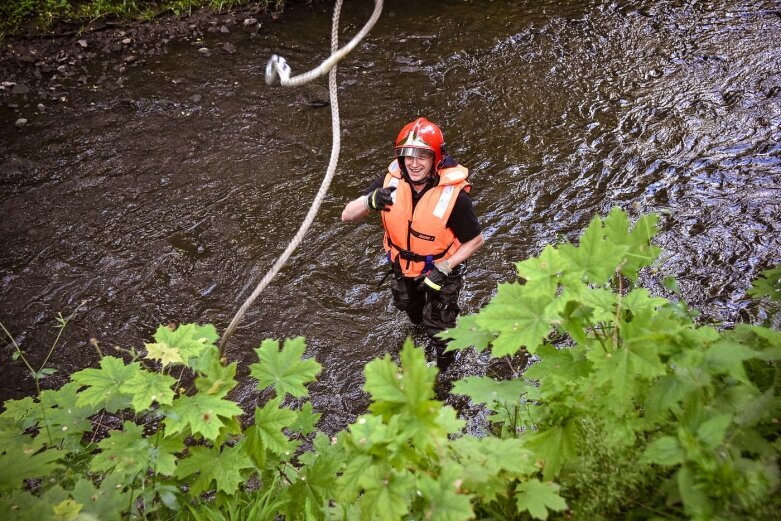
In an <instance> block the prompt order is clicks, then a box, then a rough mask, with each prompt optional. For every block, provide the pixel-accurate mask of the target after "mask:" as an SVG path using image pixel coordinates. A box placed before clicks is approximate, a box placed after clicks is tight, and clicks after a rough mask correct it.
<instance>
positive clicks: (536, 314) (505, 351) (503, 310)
mask: <svg viewBox="0 0 781 521" xmlns="http://www.w3.org/2000/svg"><path fill="white" fill-rule="evenodd" d="M499 288H500V289H499V291H498V292H497V294H496V296H495V297H494V298H493V300H492V301H491V302H490V303H489V304H488V305H487V306H486V307H485V308H483V310H482V311H480V314H479V315H478V318H477V324H478V325H479V326H480V327H481V328H483V329H485V330H489V331H495V332H497V333H498V334H499V335H498V336H497V337H496V338H495V339H494V340H493V341H492V342H491V345H492V350H491V356H492V357H494V358H499V357H501V356H504V355H513V354H515V353H517V352H518V350H519V349H520V348H521V347H526V349H527V350H528V351H529V352H530V353H532V354H534V352H535V351H536V349H537V347H538V346H539V345H540V344H541V343H542V341H543V340H544V339H545V338H546V337H547V336H548V334H549V333H550V332H551V329H552V324H553V320H554V319H555V318H556V316H555V314H554V313H553V306H549V305H550V304H551V302H552V300H551V299H550V298H546V297H539V296H529V293H530V292H528V291H527V290H525V289H524V286H520V285H518V284H504V285H500V286H499Z"/></svg>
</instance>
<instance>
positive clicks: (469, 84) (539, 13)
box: [0, 0, 781, 431]
mask: <svg viewBox="0 0 781 521" xmlns="http://www.w3.org/2000/svg"><path fill="white" fill-rule="evenodd" d="M389 4H390V5H388V6H387V7H386V10H385V12H384V14H383V16H382V18H381V19H380V21H379V23H378V25H377V26H376V28H375V29H374V30H373V32H372V33H371V34H370V36H369V37H368V38H367V40H366V41H365V42H364V43H363V44H362V45H361V46H360V47H359V48H358V49H357V50H356V51H355V52H354V53H353V54H352V55H351V56H350V57H349V58H348V59H346V60H345V61H344V62H343V63H342V64H341V65H340V67H339V76H338V82H339V95H340V108H341V117H342V120H341V123H342V150H341V159H340V163H339V167H338V170H337V175H336V178H335V180H334V182H333V185H332V188H331V190H330V193H329V195H328V197H327V198H326V201H325V202H324V204H323V207H322V209H321V211H320V214H319V215H318V217H317V220H316V222H315V223H314V225H313V227H312V229H311V230H310V232H309V234H308V235H307V236H306V238H305V240H304V243H303V244H302V246H301V247H300V248H299V249H298V250H297V252H296V253H295V255H294V256H293V258H292V259H291V261H290V262H289V263H288V265H287V266H286V267H285V268H284V270H283V271H282V272H281V273H280V275H278V276H277V278H276V279H275V280H274V281H273V282H272V284H271V285H270V286H269V287H268V288H267V289H266V291H265V292H264V293H263V294H262V295H261V297H260V298H259V299H258V301H257V302H256V303H255V305H254V306H253V307H252V308H251V310H250V311H249V313H248V315H247V316H246V318H245V321H244V323H243V324H242V326H241V327H240V328H239V330H238V332H237V333H236V334H235V335H234V337H233V339H232V341H231V343H230V346H229V349H228V358H229V359H231V360H236V361H239V362H240V370H239V374H240V376H241V377H242V384H241V385H240V387H239V389H238V390H237V392H236V393H235V395H234V398H236V399H239V400H240V401H241V402H242V404H243V405H245V406H247V407H251V406H252V405H254V404H256V403H259V402H260V401H261V400H262V398H263V397H262V396H260V395H259V394H258V393H257V391H255V390H254V389H253V387H252V385H251V384H250V383H249V382H248V381H247V379H246V374H247V372H248V371H247V368H246V366H247V364H249V363H251V362H254V361H255V357H254V353H253V352H252V349H253V348H255V347H257V346H258V345H259V344H260V341H261V340H263V339H265V338H287V337H293V336H298V335H303V336H305V337H306V338H307V342H308V353H309V354H311V355H313V356H315V357H316V359H317V360H318V361H319V362H320V363H321V364H322V365H323V366H324V370H323V372H322V373H321V375H320V379H319V381H318V382H317V383H316V384H314V385H312V386H311V393H312V396H313V400H314V403H315V407H316V409H317V410H318V411H320V412H322V413H324V415H325V416H324V419H323V422H322V425H321V427H322V428H323V429H325V430H327V431H332V430H335V429H338V428H340V427H342V426H344V425H345V424H346V423H347V422H349V421H351V420H352V419H353V418H354V417H355V415H357V414H360V413H362V412H363V411H364V410H365V407H366V405H367V398H366V396H365V394H363V392H362V391H361V385H362V382H363V367H364V365H365V364H366V363H367V362H368V361H370V360H371V359H373V358H375V357H377V356H381V355H383V354H384V353H387V352H390V353H395V352H397V351H398V349H399V347H400V345H401V344H402V343H403V341H404V339H405V338H406V337H407V336H408V335H412V336H413V337H414V338H417V339H418V340H420V339H421V338H422V337H421V334H420V332H419V331H416V330H414V329H413V328H411V327H410V326H408V324H407V322H406V317H405V316H404V315H403V314H402V313H399V312H397V311H396V310H395V309H394V308H393V306H392V304H391V302H390V295H389V293H390V292H389V290H388V288H387V283H386V286H385V287H383V288H381V289H378V288H377V283H378V281H379V279H380V278H381V276H382V275H383V274H384V272H385V265H384V263H383V258H382V252H381V247H380V238H381V226H380V224H379V221H378V219H376V218H372V219H369V220H367V221H366V222H364V223H361V224H358V225H355V224H346V223H341V222H340V219H339V216H340V213H341V210H342V208H343V206H344V205H345V204H346V203H347V202H348V201H349V200H350V199H352V198H354V197H356V196H357V195H359V194H360V193H361V191H362V190H363V189H364V188H365V187H366V186H367V185H368V184H369V183H370V182H371V180H372V179H373V178H374V177H375V176H377V175H378V174H379V173H381V172H382V171H384V169H385V168H386V167H387V164H388V163H389V162H390V161H391V159H392V149H391V146H392V140H393V138H394V137H395V135H396V133H397V132H398V130H399V129H400V128H401V126H402V125H403V124H405V123H406V122H408V121H409V120H411V119H413V118H414V117H415V116H417V115H426V116H428V117H429V118H430V119H432V120H434V121H436V122H437V123H439V124H440V125H441V126H442V128H443V129H444V132H445V136H446V140H447V142H448V145H449V150H450V151H451V153H452V155H453V156H455V157H456V158H457V159H458V160H459V161H460V162H461V163H463V164H464V165H466V166H468V167H469V168H470V169H471V171H472V180H473V183H474V190H473V197H474V201H475V205H476V209H477V212H478V215H479V219H480V222H481V224H482V226H483V228H484V233H485V235H486V238H487V243H486V246H485V247H484V249H483V250H481V251H480V252H479V253H478V254H477V255H476V256H475V258H474V259H473V260H472V261H471V263H470V272H469V275H468V279H467V284H466V288H465V291H464V293H463V306H462V307H463V308H464V309H465V312H467V313H468V312H474V311H476V310H477V309H478V308H479V307H480V306H482V305H484V304H485V303H486V302H487V301H488V300H489V299H490V297H491V295H492V294H493V293H494V291H495V288H496V284H497V283H499V282H504V281H509V280H512V279H513V278H514V263H515V262H516V261H519V260H522V259H524V258H526V257H528V256H530V255H534V254H536V253H538V252H539V251H540V250H541V249H542V247H543V246H544V245H545V244H547V243H549V242H551V241H555V240H559V239H561V238H567V239H576V238H577V236H578V235H579V233H580V231H581V230H582V229H583V228H584V227H585V226H586V225H587V223H588V221H589V220H590V219H591V217H592V216H593V215H594V214H596V213H606V212H607V211H608V210H609V209H610V208H611V207H613V206H620V207H622V208H624V209H626V210H627V211H629V212H630V213H631V215H633V216H637V215H639V214H641V213H644V212H650V211H655V212H662V213H663V218H662V226H661V233H660V235H659V237H658V239H657V243H658V244H659V245H660V246H662V247H663V248H664V254H663V257H662V259H661V261H660V263H659V264H658V266H657V268H655V269H654V270H652V271H650V272H649V273H647V274H646V276H645V279H644V280H645V283H646V284H647V285H648V286H649V287H651V288H652V290H653V291H654V292H656V293H660V294H663V293H664V290H663V289H662V287H661V283H660V281H661V279H662V278H663V276H666V275H673V276H675V277H677V279H678V281H679V284H680V286H681V289H682V291H683V295H684V296H685V298H686V299H687V300H688V301H689V302H690V303H691V304H692V306H693V307H695V308H697V309H699V310H701V311H702V313H703V315H702V316H703V320H708V321H716V322H720V323H724V324H725V325H727V326H729V325H730V324H731V323H733V322H734V321H736V320H755V319H757V318H761V314H759V311H757V309H756V308H755V307H752V306H751V305H750V304H749V302H748V300H747V299H746V298H745V296H744V295H745V291H746V289H747V288H748V286H749V284H750V281H751V280H752V279H754V278H755V277H756V275H757V273H758V272H759V271H760V270H762V269H765V268H767V267H769V266H771V265H772V264H774V263H776V262H779V261H781V144H780V143H779V138H781V76H780V75H779V71H781V46H780V45H779V42H781V7H780V5H779V3H778V2H765V1H752V0H744V1H734V0H721V1H713V2H695V1H671V0H669V1H665V0H662V1H658V0H653V1H651V0H647V1H638V2H613V1H605V0H593V1H569V2H553V1H536V2H535V1H527V2H498V1H487V0H481V1H477V0H475V1H455V0H448V1H437V2H417V1H411V0H395V1H393V2H389ZM371 7H372V2H369V1H364V2H360V3H359V2H355V1H351V2H347V3H346V5H345V7H344V12H343V15H342V41H345V39H346V38H347V37H351V36H352V35H353V34H355V32H356V31H357V30H358V29H359V28H360V27H361V26H362V25H363V23H364V22H365V20H366V19H367V18H368V16H369V14H370V11H371ZM242 29H243V27H241V26H237V27H235V28H233V29H232V30H231V31H230V32H229V33H226V34H224V33H221V32H219V31H217V32H209V33H204V36H203V39H202V41H197V40H196V39H193V38H189V39H178V40H174V41H171V42H170V43H169V44H168V45H167V48H166V49H167V50H166V52H164V53H160V54H157V55H154V56H151V57H149V58H147V59H146V62H147V63H146V66H144V67H139V68H135V69H133V70H132V71H131V72H132V74H131V73H130V72H128V71H124V72H122V71H117V70H116V67H114V68H112V67H110V66H109V67H107V66H106V64H105V63H101V58H100V57H98V58H96V60H95V61H94V62H93V64H92V68H91V69H90V71H89V72H90V74H93V75H98V74H104V75H108V79H109V81H108V82H104V84H103V86H102V87H101V88H99V89H98V88H90V87H89V81H87V82H86V85H85V86H83V87H82V88H79V89H77V90H76V91H74V93H73V94H72V95H71V99H70V100H69V102H68V103H67V104H63V106H62V107H61V108H58V109H53V110H49V111H47V112H46V113H44V114H41V115H40V116H39V117H38V118H37V119H36V120H35V121H34V122H32V123H31V124H30V125H28V126H27V127H25V128H23V129H21V130H18V129H17V128H16V127H15V126H14V125H13V122H14V120H13V118H15V117H16V115H15V113H13V112H11V111H9V110H7V109H3V110H1V111H0V116H1V117H2V118H3V126H2V129H0V139H1V140H2V149H0V154H1V155H0V183H2V188H3V190H2V195H1V196H0V209H1V211H2V225H0V231H1V233H2V242H3V248H2V254H0V273H2V282H0V299H2V302H3V305H2V309H0V321H2V323H3V324H4V325H5V326H6V327H7V328H9V329H10V330H11V331H13V333H14V335H15V338H16V340H17V341H18V342H19V343H20V344H21V345H22V347H23V348H25V349H26V350H27V351H28V353H29V356H30V358H31V359H32V360H33V361H36V362H40V361H41V360H42V359H43V357H44V356H45V354H46V351H47V349H48V346H49V345H50V343H51V341H52V340H53V337H54V328H53V327H52V326H53V325H54V323H55V322H54V316H55V315H56V313H57V312H62V313H63V314H67V313H69V312H70V311H72V310H73V309H75V308H76V306H77V305H78V303H79V302H82V301H86V303H85V305H84V306H83V307H82V309H81V310H80V311H79V313H78V314H77V316H76V317H75V318H74V320H73V321H72V323H71V325H70V326H69V327H68V329H67V331H66V332H65V334H64V336H63V338H62V341H61V344H60V346H59V347H58V349H57V350H56V352H55V353H54V355H53V358H52V364H51V365H53V366H54V367H56V368H57V369H58V370H59V373H58V375H57V376H54V377H52V378H51V379H50V381H49V385H59V384H61V383H62V382H63V381H64V378H65V375H67V374H69V373H71V372H73V371H75V370H78V369H81V368H84V367H86V366H89V365H90V364H94V363H95V362H96V360H97V354H96V352H95V350H94V349H93V348H92V347H91V346H90V344H89V339H90V338H95V339H97V340H98V341H99V343H100V345H101V346H102V348H103V349H104V351H108V352H110V351H111V349H110V347H111V346H113V345H120V346H123V347H130V346H135V347H141V346H142V344H143V342H145V341H150V338H151V335H152V333H153V332H154V329H155V328H156V327H157V325H158V324H161V323H168V322H173V323H185V322H195V321H197V322H209V323H213V324H215V325H216V326H217V327H218V329H219V330H220V331H223V330H224V328H225V327H226V326H227V324H228V322H229V321H230V319H231V318H232V316H233V314H234V313H235V312H236V310H237V309H238V307H239V306H240V305H241V303H242V302H244V299H245V298H246V297H247V296H248V295H249V293H250V292H251V291H252V289H253V288H254V286H255V284H256V283H257V281H258V280H259V278H260V277H261V276H262V275H263V274H264V273H265V272H266V271H267V270H268V268H269V267H270V266H271V265H272V263H273V262H274V260H275V259H276V258H277V257H278V255H279V254H280V253H281V252H282V250H283V249H284V248H285V246H286V245H287V243H288V241H289V239H290V238H291V237H292V236H293V234H294V233H295V231H296V230H297V228H298V226H299V224H300V222H301V221H302V219H303V217H304V215H305V214H306V212H307V210H308V207H309V204H310V202H311V200H312V199H313V197H314V195H315V193H316V192H317V189H318V187H319V184H320V182H321V180H322V177H323V175H324V172H325V168H326V164H327V161H328V156H329V152H330V143H331V135H330V128H331V127H330V112H329V109H328V108H327V107H325V108H317V107H313V106H312V105H317V104H318V103H317V101H318V100H319V99H320V98H321V97H324V96H326V94H325V93H324V92H323V91H324V89H325V87H324V86H325V85H326V82H325V79H323V80H321V81H319V82H318V83H317V85H316V86H315V87H310V88H306V89H304V90H290V89H284V88H281V87H275V88H269V87H267V86H266V85H265V84H264V82H263V78H262V76H261V75H262V72H263V69H264V67H265V63H266V60H267V59H268V57H269V56H270V54H272V53H278V54H281V55H282V56H284V57H285V58H286V59H287V60H288V61H289V63H290V64H291V66H292V67H293V70H294V73H299V72H303V71H304V70H307V69H308V68H310V67H312V66H314V65H316V64H317V63H319V61H320V60H322V59H323V58H324V57H325V56H327V49H328V46H329V40H330V37H329V31H330V12H329V11H328V10H327V6H323V5H315V6H314V7H306V6H301V7H294V8H291V9H288V10H287V11H286V12H285V13H283V14H282V15H280V16H279V18H278V19H277V20H276V21H274V20H271V19H270V18H265V19H263V25H262V27H261V28H260V30H259V31H257V33H255V32H254V31H247V30H242ZM225 43H230V44H231V45H232V46H233V48H235V52H233V53H226V52H219V51H218V49H219V48H220V46H223V45H224V44H225ZM201 47H207V48H209V49H210V50H211V51H212V52H210V54H209V55H208V56H207V55H205V54H203V53H201V52H199V51H198V49H199V48H201ZM115 79H117V80H121V81H116V82H115V81H113V80H115ZM10 354H11V348H10V346H8V345H6V346H5V347H4V351H3V354H2V357H3V361H2V364H3V365H2V375H3V379H2V382H1V383H0V396H1V397H2V398H8V397H18V396H21V395H23V394H27V393H30V392H31V390H32V381H31V380H30V379H29V378H28V377H27V376H26V375H25V373H24V371H23V370H22V367H21V366H20V365H19V364H18V363H11V362H10ZM485 365H486V361H485V360H482V359H478V358H476V357H475V356H466V357H464V359H463V360H461V361H460V362H459V366H458V367H457V368H456V369H457V371H456V372H458V373H461V374H473V373H474V374H479V373H481V372H484V371H485Z"/></svg>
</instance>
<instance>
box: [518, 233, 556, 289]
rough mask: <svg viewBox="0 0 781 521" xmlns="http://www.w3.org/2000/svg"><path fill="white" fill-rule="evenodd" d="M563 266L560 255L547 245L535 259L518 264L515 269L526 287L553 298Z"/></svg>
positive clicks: (531, 258)
mask: <svg viewBox="0 0 781 521" xmlns="http://www.w3.org/2000/svg"><path fill="white" fill-rule="evenodd" d="M565 266H566V263H565V262H564V260H563V259H562V257H561V254H560V253H559V252H558V251H557V250H556V248H555V247H553V246H551V245H550V244H548V245H547V246H545V248H543V250H542V252H540V254H539V255H538V256H537V257H530V258H528V259H526V260H524V261H521V262H518V263H517V264H516V265H515V268H516V270H517V272H518V275H519V276H520V277H523V278H524V279H526V285H527V286H529V287H530V288H533V289H534V290H536V291H538V292H540V293H541V294H545V295H547V296H549V297H553V296H554V294H555V292H556V288H557V287H558V285H559V281H558V278H559V274H560V273H561V272H562V270H563V269H564V267H565Z"/></svg>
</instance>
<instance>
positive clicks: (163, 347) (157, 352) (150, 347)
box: [144, 326, 185, 367]
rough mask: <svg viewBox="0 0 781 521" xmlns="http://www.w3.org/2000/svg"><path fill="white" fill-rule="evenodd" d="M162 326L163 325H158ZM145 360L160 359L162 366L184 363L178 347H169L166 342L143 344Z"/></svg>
mask: <svg viewBox="0 0 781 521" xmlns="http://www.w3.org/2000/svg"><path fill="white" fill-rule="evenodd" d="M160 327H163V326H160ZM144 347H146V355H144V358H146V359H147V360H160V363H161V364H162V366H163V367H166V366H168V365H169V364H184V363H185V362H184V358H182V354H181V353H180V352H179V348H178V347H171V346H169V345H168V344H166V343H154V344H144Z"/></svg>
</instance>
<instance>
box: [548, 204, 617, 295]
mask: <svg viewBox="0 0 781 521" xmlns="http://www.w3.org/2000/svg"><path fill="white" fill-rule="evenodd" d="M604 234H605V232H604V230H603V228H602V220H601V219H600V218H599V217H594V218H593V219H592V220H591V223H589V225H588V228H586V231H585V232H583V235H581V237H580V245H579V246H574V245H572V244H562V245H561V246H560V247H559V252H561V256H562V259H564V260H565V261H566V262H567V268H566V269H567V270H568V271H573V272H575V273H579V274H580V275H581V276H582V277H585V279H586V280H588V281H589V282H591V283H594V284H605V283H606V282H607V281H608V280H609V279H610V278H611V277H612V276H613V275H614V274H615V272H616V268H618V267H619V266H620V265H622V263H623V262H624V255H625V253H626V251H627V249H628V248H627V247H626V246H622V245H618V244H615V243H613V242H610V241H606V240H605V238H604Z"/></svg>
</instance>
